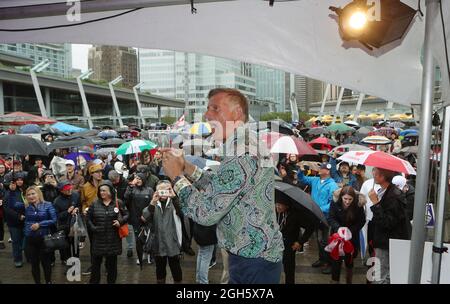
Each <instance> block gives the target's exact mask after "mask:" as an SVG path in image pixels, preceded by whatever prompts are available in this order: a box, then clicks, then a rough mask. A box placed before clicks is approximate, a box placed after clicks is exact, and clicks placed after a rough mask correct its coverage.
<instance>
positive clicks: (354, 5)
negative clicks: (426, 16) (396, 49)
mask: <svg viewBox="0 0 450 304" xmlns="http://www.w3.org/2000/svg"><path fill="white" fill-rule="evenodd" d="M329 9H330V10H331V11H333V12H335V13H336V14H337V16H338V24H339V32H340V34H341V37H342V39H343V40H344V41H352V40H356V41H359V42H360V43H361V44H363V45H364V46H365V47H366V48H368V49H369V50H373V48H380V47H382V46H384V45H386V44H389V43H391V42H393V41H396V40H399V39H401V38H402V37H403V36H404V34H405V33H406V31H407V30H408V28H409V25H410V24H411V22H412V20H413V18H414V16H415V15H416V13H417V11H418V10H415V9H413V8H411V7H409V6H408V5H406V4H404V3H402V2H401V1H400V0H376V1H373V0H372V1H370V0H353V1H352V2H351V3H349V4H347V5H346V6H345V7H344V8H340V7H335V6H330V7H329ZM419 11H420V10H419Z"/></svg>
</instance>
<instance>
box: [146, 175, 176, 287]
mask: <svg viewBox="0 0 450 304" xmlns="http://www.w3.org/2000/svg"><path fill="white" fill-rule="evenodd" d="M142 217H143V220H145V221H146V222H149V223H150V224H151V225H152V226H153V229H154V233H155V252H154V254H155V263H156V280H157V283H158V284H165V283H166V275H167V273H166V266H167V263H169V267H170V271H171V272H172V277H173V280H174V283H175V284H178V283H181V281H182V279H183V274H182V271H181V265H180V254H181V242H182V228H181V225H182V223H181V209H180V205H179V203H178V199H177V197H176V195H175V192H174V191H173V189H172V185H171V184H170V182H168V181H160V182H159V183H158V185H157V186H156V192H155V193H154V195H153V198H152V200H151V202H150V205H149V206H148V207H147V208H145V209H144V210H143V215H142Z"/></svg>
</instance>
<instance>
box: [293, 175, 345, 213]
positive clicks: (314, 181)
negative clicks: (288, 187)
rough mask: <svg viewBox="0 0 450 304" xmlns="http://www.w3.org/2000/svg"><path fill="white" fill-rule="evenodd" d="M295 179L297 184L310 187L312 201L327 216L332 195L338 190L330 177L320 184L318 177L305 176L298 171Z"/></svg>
mask: <svg viewBox="0 0 450 304" xmlns="http://www.w3.org/2000/svg"><path fill="white" fill-rule="evenodd" d="M297 177H298V181H299V182H301V183H302V184H305V185H308V186H310V187H311V197H312V199H313V201H314V202H315V203H316V204H317V205H318V206H319V207H320V209H321V210H322V212H323V213H325V215H328V213H329V211H330V203H331V201H332V200H333V193H334V191H336V190H337V189H338V188H339V187H338V185H337V184H336V182H335V181H334V180H333V179H332V178H331V177H330V178H327V179H326V180H324V181H323V182H321V180H320V177H309V176H305V175H304V174H303V172H302V171H301V170H299V171H298V175H297Z"/></svg>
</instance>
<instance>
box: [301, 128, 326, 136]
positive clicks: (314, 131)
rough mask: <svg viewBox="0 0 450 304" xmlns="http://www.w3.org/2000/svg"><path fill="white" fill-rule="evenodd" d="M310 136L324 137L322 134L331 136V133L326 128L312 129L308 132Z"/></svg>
mask: <svg viewBox="0 0 450 304" xmlns="http://www.w3.org/2000/svg"><path fill="white" fill-rule="evenodd" d="M306 133H307V134H309V135H322V134H325V135H326V134H330V132H329V131H328V130H327V129H325V128H312V129H310V130H309V131H308V132H306Z"/></svg>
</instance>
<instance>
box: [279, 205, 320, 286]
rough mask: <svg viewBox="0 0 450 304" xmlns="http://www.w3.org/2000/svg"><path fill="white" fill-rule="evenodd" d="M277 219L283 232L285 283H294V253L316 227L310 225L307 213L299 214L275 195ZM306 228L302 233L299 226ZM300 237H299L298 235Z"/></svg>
mask: <svg viewBox="0 0 450 304" xmlns="http://www.w3.org/2000/svg"><path fill="white" fill-rule="evenodd" d="M275 201H276V204H275V207H276V211H277V221H278V225H279V226H280V231H281V233H282V234H283V241H284V252H283V266H284V274H285V283H286V284H295V253H296V251H299V250H300V249H301V248H302V247H303V245H304V244H305V243H306V242H307V241H308V239H309V238H310V236H311V234H312V233H313V232H314V231H315V229H316V228H317V227H312V226H310V225H309V224H307V223H309V222H310V219H309V218H308V215H306V214H304V215H303V214H301V213H299V212H298V211H296V210H295V209H294V208H293V207H292V206H290V205H289V204H288V203H287V202H286V201H284V200H283V199H280V198H277V197H276V200H275ZM302 227H304V228H306V230H305V232H304V233H303V234H301V233H300V228H302ZM300 235H302V236H301V238H300V239H299V236H300Z"/></svg>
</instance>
